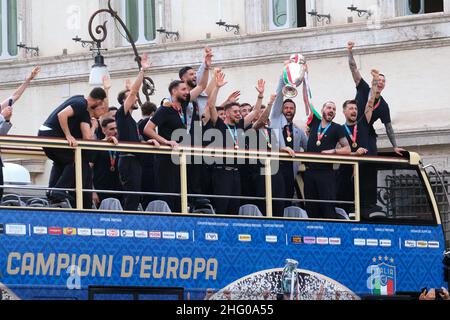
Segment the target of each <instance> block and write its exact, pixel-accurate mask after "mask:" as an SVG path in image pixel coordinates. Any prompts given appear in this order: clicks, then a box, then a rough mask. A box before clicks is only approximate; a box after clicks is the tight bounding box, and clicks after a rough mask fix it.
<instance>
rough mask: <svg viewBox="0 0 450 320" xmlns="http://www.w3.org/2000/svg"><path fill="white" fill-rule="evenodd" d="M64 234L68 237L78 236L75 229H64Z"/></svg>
mask: <svg viewBox="0 0 450 320" xmlns="http://www.w3.org/2000/svg"><path fill="white" fill-rule="evenodd" d="M63 234H64V235H66V236H76V235H77V229H75V228H64V229H63Z"/></svg>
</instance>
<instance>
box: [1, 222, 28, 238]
mask: <svg viewBox="0 0 450 320" xmlns="http://www.w3.org/2000/svg"><path fill="white" fill-rule="evenodd" d="M5 229H6V234H7V235H11V236H26V235H27V226H26V225H24V224H7V225H6V228H5Z"/></svg>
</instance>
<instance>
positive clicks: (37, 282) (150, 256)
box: [0, 209, 447, 300]
mask: <svg viewBox="0 0 450 320" xmlns="http://www.w3.org/2000/svg"><path fill="white" fill-rule="evenodd" d="M444 249H445V248H444V235H443V230H442V227H441V225H439V224H436V225H430V226H411V225H384V224H364V223H361V222H358V223H356V222H350V221H349V222H342V221H336V222H319V221H308V220H281V219H280V220H275V219H257V218H238V217H229V218H219V217H217V218H213V217H209V216H206V215H204V216H189V215H187V216H183V215H132V214H113V213H87V212H79V213H78V212H60V211H45V210H31V209H30V210H20V209H17V210H16V209H13V210H8V209H2V210H0V283H2V284H3V285H4V286H5V287H6V288H7V289H8V290H10V291H11V292H12V293H14V294H15V295H16V296H17V297H18V298H20V299H87V298H88V288H89V287H90V286H99V287H103V286H105V287H109V286H120V287H180V288H184V289H185V299H192V300H202V299H204V298H205V295H206V291H207V289H213V290H214V293H216V296H215V297H216V298H221V297H223V296H221V294H223V292H224V290H223V289H225V288H230V290H231V291H232V294H234V297H233V298H242V299H260V298H261V296H264V293H263V292H260V291H261V290H263V289H264V288H265V290H267V291H268V292H270V294H271V295H270V297H271V298H274V297H275V294H276V293H277V291H280V290H281V286H282V285H281V284H280V274H281V272H282V270H283V268H284V266H285V261H286V260H287V259H293V260H296V261H298V269H299V270H301V273H303V275H307V276H309V277H310V279H311V277H312V278H313V281H312V282H314V283H313V285H309V286H305V285H301V290H303V291H301V292H300V294H299V292H297V294H298V296H297V298H300V299H306V298H308V299H314V298H322V299H334V298H338V299H339V298H340V299H342V298H348V299H359V298H360V297H362V296H365V295H392V294H398V293H400V292H418V291H419V290H420V289H421V288H422V287H436V288H439V287H442V286H447V284H446V282H445V279H444V269H443V267H442V268H441V265H442V253H443V251H444ZM271 273H272V274H275V276H272V277H271V276H270V274H271ZM277 275H278V276H277ZM258 279H259V280H258ZM268 279H269V280H268ZM260 280H261V281H263V282H264V283H258V281H260ZM270 282H273V283H270ZM310 284H311V283H310ZM236 288H238V289H236ZM305 288H306V289H305ZM318 288H319V289H318ZM233 290H234V291H233ZM258 290H259V291H258ZM305 290H306V291H305ZM266 297H267V296H266ZM123 298H127V297H123ZM128 298H129V297H128ZM213 298H214V297H213Z"/></svg>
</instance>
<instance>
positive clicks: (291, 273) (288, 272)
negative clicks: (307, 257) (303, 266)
mask: <svg viewBox="0 0 450 320" xmlns="http://www.w3.org/2000/svg"><path fill="white" fill-rule="evenodd" d="M297 267H298V261H296V260H293V259H287V260H286V266H285V267H284V269H283V274H282V276H281V289H282V291H283V294H284V295H285V296H289V300H294V298H296V299H297V300H298V296H299V293H300V288H299V283H298V271H297Z"/></svg>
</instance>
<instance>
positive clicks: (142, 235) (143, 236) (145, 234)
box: [134, 230, 148, 239]
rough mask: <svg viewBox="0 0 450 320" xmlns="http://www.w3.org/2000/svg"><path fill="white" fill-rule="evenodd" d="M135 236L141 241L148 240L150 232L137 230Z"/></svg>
mask: <svg viewBox="0 0 450 320" xmlns="http://www.w3.org/2000/svg"><path fill="white" fill-rule="evenodd" d="M134 236H135V237H136V238H139V239H146V238H148V232H147V231H145V230H136V231H134Z"/></svg>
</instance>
